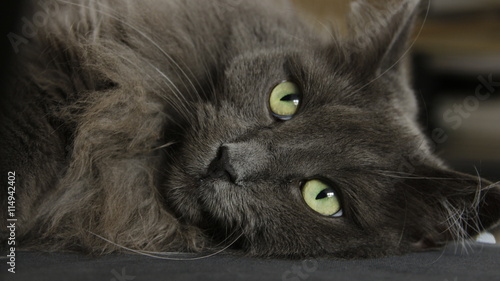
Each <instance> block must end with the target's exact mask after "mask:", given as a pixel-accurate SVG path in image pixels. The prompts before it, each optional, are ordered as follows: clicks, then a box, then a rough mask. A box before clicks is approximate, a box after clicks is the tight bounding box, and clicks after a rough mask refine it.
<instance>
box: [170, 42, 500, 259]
mask: <svg viewBox="0 0 500 281" xmlns="http://www.w3.org/2000/svg"><path fill="white" fill-rule="evenodd" d="M398 40H399V39H398ZM391 42H394V40H393V41H391ZM297 45H300V46H298V47H295V48H293V47H290V48H281V49H278V50H272V49H271V50H269V49H268V50H256V51H247V52H244V53H242V54H239V55H237V56H235V57H234V58H232V59H231V60H229V62H228V63H227V65H226V66H225V70H224V72H223V74H221V75H220V77H218V78H217V79H218V80H217V83H214V84H215V87H214V88H213V89H212V90H211V93H210V95H209V97H208V98H207V99H206V100H203V101H200V102H198V103H196V104H195V105H194V106H193V115H194V116H195V117H193V118H191V120H190V121H189V125H188V126H187V129H186V130H185V132H184V133H183V136H182V141H181V143H180V144H178V145H176V146H175V150H176V151H175V152H173V151H172V152H169V153H170V156H169V163H170V164H169V165H171V166H170V167H169V169H170V172H169V173H168V176H167V178H168V179H167V182H166V186H167V193H168V195H167V196H166V198H168V199H167V200H169V202H170V203H171V205H172V206H173V208H174V209H173V210H172V211H173V212H174V213H176V214H177V215H178V217H180V218H181V220H183V221H185V222H187V223H189V224H193V225H197V226H200V227H202V228H203V229H206V231H207V233H208V235H214V236H215V237H218V238H221V239H225V238H229V239H234V238H235V237H238V236H239V235H241V236H240V239H239V242H238V243H237V245H238V246H239V247H243V248H244V249H246V250H247V251H248V252H250V253H252V254H258V255H287V256H294V255H295V256H308V255H311V256H318V255H332V256H337V257H350V256H377V255H382V254H388V253H400V252H405V251H408V250H417V249H421V248H425V247H428V246H433V245H436V244H439V243H441V242H444V241H445V240H449V239H452V238H453V235H457V233H451V231H446V230H447V228H448V227H449V225H448V224H447V222H446V221H447V219H448V216H449V213H447V212H448V211H449V210H447V209H446V204H445V203H443V202H444V201H446V200H445V198H446V196H448V195H449V194H450V192H451V191H455V193H456V194H459V195H460V199H456V201H457V202H458V201H460V203H459V204H458V205H464V206H465V205H467V204H469V203H470V204H472V201H473V198H474V195H475V194H476V191H478V190H477V189H476V186H477V182H476V181H475V179H474V178H472V177H471V178H466V179H464V178H463V176H457V175H455V174H453V173H451V172H447V171H444V170H442V169H440V168H438V167H439V165H440V164H439V161H438V160H436V159H435V158H434V157H433V156H431V155H430V153H429V152H428V145H427V142H426V141H425V139H424V138H423V136H422V134H421V133H420V131H419V129H418V128H417V126H416V125H415V123H414V119H415V116H414V111H413V110H414V108H412V105H410V106H408V107H406V108H405V107H401V106H400V105H401V103H402V102H403V101H404V102H406V103H408V102H409V103H412V102H413V101H412V99H411V98H409V94H408V91H409V90H408V85H407V84H406V83H405V80H404V77H403V74H402V73H401V72H400V69H398V68H399V66H398V67H396V68H395V70H394V71H389V72H388V73H386V74H385V75H384V76H383V77H379V75H380V73H381V69H380V68H379V67H368V68H363V63H366V61H373V62H377V61H378V62H379V63H380V65H381V67H382V65H387V64H391V63H390V62H387V61H384V60H385V59H389V60H390V59H392V58H386V57H382V58H380V59H376V58H371V59H370V58H366V57H365V58H364V60H362V62H360V61H359V60H357V59H356V58H352V57H350V56H344V55H333V56H332V53H331V49H329V48H326V47H325V48H323V47H317V46H315V47H313V46H311V45H308V44H301V43H300V42H297ZM344 48H346V49H347V47H346V46H344ZM343 51H346V50H343ZM346 53H347V52H346ZM373 53H376V52H373ZM366 56H370V55H366ZM408 165H409V166H408ZM436 178H440V179H443V178H447V180H448V181H438V180H437V179H436ZM489 196H490V197H489V198H490V200H491V201H495V200H496V202H498V199H499V198H498V197H499V192H498V190H494V192H490V195H489ZM493 196H495V197H493ZM462 197H463V198H462ZM450 202H452V203H453V202H455V201H453V200H452V201H450ZM455 203H456V202H455ZM496 204H498V203H496ZM457 207H458V206H457ZM489 217H491V218H490V219H489V222H488V223H491V222H492V221H493V220H494V219H493V218H495V217H496V219H497V218H498V212H497V213H495V214H493V213H492V214H490V215H489ZM463 219H464V221H467V220H468V219H469V218H468V217H466V216H464V218H463ZM487 221H488V220H487V219H485V220H484V222H483V223H487ZM466 231H468V232H469V233H474V232H476V231H477V230H476V229H473V230H469V229H467V230H466ZM455 238H457V237H455ZM226 242H231V241H226Z"/></svg>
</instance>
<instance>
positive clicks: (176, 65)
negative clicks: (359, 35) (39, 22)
mask: <svg viewBox="0 0 500 281" xmlns="http://www.w3.org/2000/svg"><path fill="white" fill-rule="evenodd" d="M60 2H61V3H66V4H69V5H74V6H78V7H81V8H84V9H88V10H92V9H91V8H90V7H88V6H86V5H83V4H77V3H72V2H69V1H65V0H60ZM94 3H97V5H100V6H101V8H102V7H106V8H107V6H104V4H102V3H98V2H95V1H94ZM94 10H95V11H97V12H98V13H100V14H102V15H105V16H108V17H110V18H112V19H115V20H117V21H118V22H120V23H122V24H124V25H126V26H128V27H130V28H131V29H132V30H134V31H135V32H137V33H138V34H139V35H140V36H142V37H143V38H144V39H146V40H147V41H148V42H149V43H151V44H152V46H154V47H155V48H156V49H158V50H159V51H160V52H161V53H162V54H163V55H164V56H165V57H166V58H167V59H168V60H169V61H170V63H171V64H172V65H173V66H174V67H176V68H177V69H178V70H179V71H180V73H181V74H182V75H183V76H184V77H185V78H186V80H187V81H188V82H189V84H190V85H191V87H192V89H193V90H194V91H195V92H196V93H197V95H198V96H199V94H198V90H197V88H196V87H195V86H194V84H193V82H192V81H191V79H190V78H189V76H188V75H187V74H186V72H185V71H184V70H183V69H182V68H181V67H180V66H179V64H178V63H177V62H176V61H175V60H174V59H173V58H172V57H171V56H170V55H169V54H168V53H167V52H166V51H165V50H164V49H163V48H162V47H161V46H159V45H158V43H157V42H156V41H154V40H153V39H152V38H150V37H149V36H148V35H146V34H145V33H144V32H142V31H141V30H139V29H138V28H137V27H135V26H134V25H132V24H130V23H128V22H125V21H124V20H122V19H120V18H119V17H117V16H115V15H113V14H111V13H108V12H104V11H102V10H101V9H94ZM182 83H184V81H182ZM184 86H185V85H184ZM186 88H187V87H186Z"/></svg>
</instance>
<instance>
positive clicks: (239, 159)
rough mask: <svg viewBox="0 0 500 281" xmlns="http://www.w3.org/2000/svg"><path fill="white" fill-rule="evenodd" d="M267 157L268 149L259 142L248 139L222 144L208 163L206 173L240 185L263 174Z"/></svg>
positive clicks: (208, 175) (266, 165) (266, 166)
mask: <svg viewBox="0 0 500 281" xmlns="http://www.w3.org/2000/svg"><path fill="white" fill-rule="evenodd" d="M268 159H269V151H267V149H266V148H265V146H263V145H262V144H260V143H257V142H252V141H250V142H239V143H227V144H223V145H221V146H220V147H219V149H218V151H217V156H216V157H215V158H214V159H213V160H212V162H211V163H210V164H209V166H208V169H207V174H206V175H207V177H210V178H217V179H225V180H227V181H230V182H232V183H235V184H237V185H240V184H242V183H244V182H248V181H252V180H255V179H257V178H259V177H262V176H264V175H263V173H264V171H266V170H267V168H268V162H269V161H268Z"/></svg>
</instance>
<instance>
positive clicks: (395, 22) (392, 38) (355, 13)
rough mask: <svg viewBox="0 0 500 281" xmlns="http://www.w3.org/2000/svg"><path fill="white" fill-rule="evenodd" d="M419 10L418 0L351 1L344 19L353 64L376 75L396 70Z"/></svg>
mask: <svg viewBox="0 0 500 281" xmlns="http://www.w3.org/2000/svg"><path fill="white" fill-rule="evenodd" d="M421 10H422V5H421V2H420V0H389V1H372V0H356V1H353V2H352V3H351V12H350V14H349V16H348V17H347V26H348V38H349V40H348V41H349V44H348V45H349V49H350V50H351V51H353V50H354V52H353V56H356V57H355V58H352V59H353V61H355V62H357V63H358V64H361V65H362V67H364V68H365V69H366V70H368V71H367V72H368V73H369V72H371V73H373V71H376V74H378V75H380V74H383V73H386V72H387V71H391V70H394V71H398V70H400V68H401V67H402V62H403V61H404V60H403V59H404V57H405V55H406V54H407V53H408V48H409V45H410V43H409V41H410V38H411V37H412V32H413V26H414V22H415V19H416V17H417V15H418V14H419V12H420V11H421ZM357 53H359V55H357ZM370 70H371V71H370Z"/></svg>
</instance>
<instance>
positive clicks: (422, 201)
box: [400, 167, 500, 248]
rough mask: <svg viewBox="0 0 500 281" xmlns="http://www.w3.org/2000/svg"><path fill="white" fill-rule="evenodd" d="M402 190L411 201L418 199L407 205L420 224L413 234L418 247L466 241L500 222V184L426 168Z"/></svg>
mask: <svg viewBox="0 0 500 281" xmlns="http://www.w3.org/2000/svg"><path fill="white" fill-rule="evenodd" d="M400 188H403V189H404V192H405V194H406V195H407V198H408V197H410V199H409V200H412V201H413V200H415V202H412V203H409V204H405V209H406V208H411V210H409V209H407V211H408V212H409V213H411V216H413V217H414V219H415V221H417V222H420V223H417V224H415V225H416V227H417V228H418V229H414V230H411V233H412V234H410V235H412V236H413V239H414V241H417V242H416V243H415V245H414V246H415V247H417V248H428V247H433V246H436V245H442V244H444V243H446V242H447V241H450V240H453V241H463V240H465V239H469V238H471V237H473V236H475V235H477V234H478V233H480V232H481V231H484V230H487V229H490V228H492V227H494V226H496V225H498V224H499V223H500V183H491V182H489V181H487V180H484V179H481V178H480V177H477V176H476V177H474V176H471V175H466V174H462V173H459V172H455V171H451V170H447V169H442V168H434V167H423V168H419V172H418V176H416V177H413V178H409V179H406V180H405V181H404V182H403V183H402V185H401V186H400ZM409 194H411V196H408V195H409ZM436 222H437V224H436Z"/></svg>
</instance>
